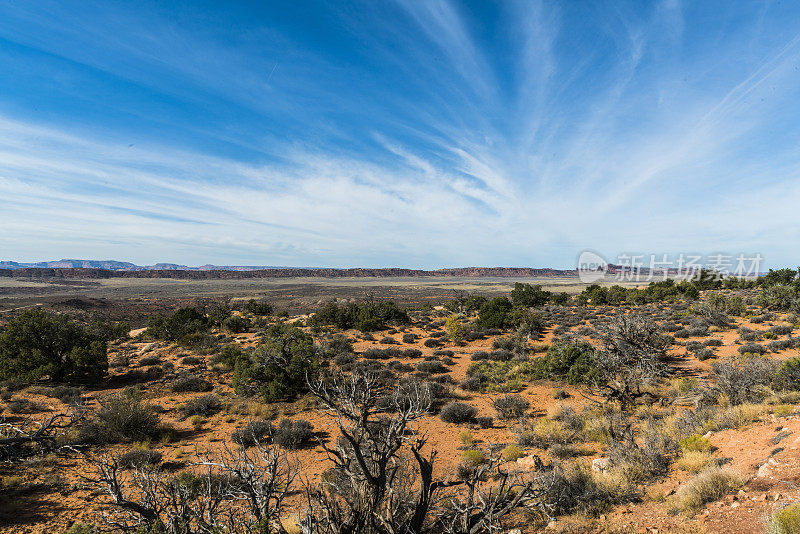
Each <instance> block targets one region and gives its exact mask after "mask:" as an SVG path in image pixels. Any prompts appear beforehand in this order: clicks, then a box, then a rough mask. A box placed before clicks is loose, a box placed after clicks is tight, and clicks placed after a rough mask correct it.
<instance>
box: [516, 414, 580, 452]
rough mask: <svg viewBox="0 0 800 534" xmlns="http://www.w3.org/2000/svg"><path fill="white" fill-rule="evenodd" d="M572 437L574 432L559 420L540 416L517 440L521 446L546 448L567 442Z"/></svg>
mask: <svg viewBox="0 0 800 534" xmlns="http://www.w3.org/2000/svg"><path fill="white" fill-rule="evenodd" d="M574 437H575V433H574V432H573V431H571V430H569V429H568V428H566V427H565V426H564V425H563V424H562V423H561V422H560V421H552V420H550V419H545V418H541V419H538V420H537V421H536V422H535V423H534V424H533V426H532V427H531V428H530V429H529V430H525V431H523V432H522V433H521V434H520V436H519V440H518V442H519V444H520V445H521V446H523V447H539V448H546V447H548V446H549V445H555V444H557V443H568V442H569V441H572V440H573V438H574Z"/></svg>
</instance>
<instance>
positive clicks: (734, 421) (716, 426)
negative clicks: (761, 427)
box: [703, 404, 769, 431]
mask: <svg viewBox="0 0 800 534" xmlns="http://www.w3.org/2000/svg"><path fill="white" fill-rule="evenodd" d="M768 410H769V407H767V406H765V405H763V404H739V405H738V406H730V407H728V408H724V409H722V410H720V411H718V412H717V413H716V414H714V415H713V417H712V418H711V419H710V420H709V421H708V422H706V424H705V425H704V428H703V430H713V431H717V430H725V429H730V428H732V429H737V428H741V427H743V426H746V425H749V424H750V423H755V422H756V421H760V420H761V417H762V416H763V415H764V414H765V413H766V412H767V411H768Z"/></svg>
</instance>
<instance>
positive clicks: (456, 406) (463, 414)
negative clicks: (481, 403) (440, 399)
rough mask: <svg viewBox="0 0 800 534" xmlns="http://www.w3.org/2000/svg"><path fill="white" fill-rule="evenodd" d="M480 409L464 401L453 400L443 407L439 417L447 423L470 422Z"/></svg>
mask: <svg viewBox="0 0 800 534" xmlns="http://www.w3.org/2000/svg"><path fill="white" fill-rule="evenodd" d="M477 414H478V409H477V408H475V407H474V406H470V405H469V404H467V403H464V402H455V401H453V402H451V403H448V404H447V405H445V407H444V408H442V411H441V413H440V414H439V417H441V419H442V421H444V422H445V423H455V424H460V423H468V422H470V421H472V420H474V419H475V416H476V415H477Z"/></svg>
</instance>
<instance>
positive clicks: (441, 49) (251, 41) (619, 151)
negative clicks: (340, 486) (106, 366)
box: [0, 0, 800, 267]
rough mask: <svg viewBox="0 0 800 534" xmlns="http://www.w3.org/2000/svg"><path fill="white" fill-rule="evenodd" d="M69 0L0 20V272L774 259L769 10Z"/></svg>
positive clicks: (790, 141)
mask: <svg viewBox="0 0 800 534" xmlns="http://www.w3.org/2000/svg"><path fill="white" fill-rule="evenodd" d="M69 4H70V3H69V2H67V3H47V2H42V3H37V4H35V5H34V4H25V3H20V4H7V5H4V6H3V7H0V15H2V16H0V70H2V71H4V72H7V73H9V74H10V76H9V77H8V78H7V79H6V80H5V81H4V84H5V87H4V90H3V91H2V93H0V224H2V228H3V232H2V233H0V255H2V256H3V257H8V258H13V259H19V260H38V259H46V258H54V257H60V256H70V257H76V256H82V257H103V258H110V257H113V258H118V259H123V260H132V261H137V262H141V263H152V262H154V261H176V262H182V263H193V264H201V263H206V262H212V263H227V264H231V263H248V264H251V263H259V264H283V265H326V266H356V265H363V266H373V265H374V266H385V265H401V266H411V267H439V266H452V265H552V266H571V265H572V262H573V261H574V258H575V256H576V255H577V253H578V251H579V250H580V249H582V248H585V247H591V248H593V249H597V250H601V251H604V252H606V253H607V254H609V255H613V254H616V253H617V252H621V251H643V252H678V251H704V252H714V251H720V250H728V251H731V252H739V251H759V252H762V253H763V254H764V255H765V257H767V260H768V261H769V262H771V263H772V264H773V265H780V264H786V263H794V262H797V261H800V260H797V259H796V258H795V257H794V252H793V251H791V250H788V249H787V247H786V246H785V243H786V239H787V236H795V235H797V234H798V233H800V225H799V224H798V223H797V222H795V219H796V218H795V216H794V211H795V209H796V208H794V206H795V205H796V203H797V201H800V186H798V184H799V183H800V181H799V180H798V178H799V177H800V153H799V152H800V150H798V149H797V147H798V146H800V145H799V144H798V142H797V141H798V139H797V137H798V135H800V132H797V128H796V124H797V123H798V119H800V105H798V104H797V102H798V101H799V100H798V98H797V97H798V96H800V95H798V92H800V84H798V82H800V71H799V70H798V65H799V64H800V35H798V33H797V32H796V30H795V28H793V27H792V24H791V23H790V21H791V20H792V17H791V16H790V15H795V16H796V15H797V13H793V12H794V11H796V10H795V9H794V8H793V6H770V7H767V8H764V7H759V6H735V7H733V8H731V7H730V6H728V5H727V4H726V6H728V9H726V10H724V11H723V10H720V9H719V6H716V7H715V6H713V5H709V4H705V3H704V4H703V5H697V4H694V3H693V4H691V5H690V4H681V3H680V2H677V1H675V0H671V1H665V2H660V3H656V4H653V5H652V6H644V5H643V4H641V3H638V2H631V3H629V4H614V5H613V6H610V5H609V6H600V5H591V6H588V5H583V6H581V5H577V4H575V5H572V4H562V5H554V4H552V3H548V2H518V3H505V4H501V5H489V4H486V3H475V4H472V3H457V2H448V1H438V2H423V3H420V2H403V1H398V2H396V3H391V4H388V3H387V4H374V3H364V4H359V5H357V7H356V8H351V9H337V8H336V6H333V5H330V4H325V3H320V4H317V3H309V4H302V5H299V6H297V7H294V6H289V5H284V6H264V7H252V6H238V5H231V6H225V8H223V6H217V5H208V6H206V7H205V8H204V10H203V11H201V10H199V8H195V9H192V10H187V9H183V8H178V7H163V6H160V5H157V4H147V3H144V4H142V5H137V6H136V7H135V8H134V7H132V6H131V5H129V4H122V3H120V4H117V3H113V2H111V3H109V2H104V3H98V4H91V3H81V4H73V5H69ZM712 13H713V14H714V17H710V16H709V15H710V14H712Z"/></svg>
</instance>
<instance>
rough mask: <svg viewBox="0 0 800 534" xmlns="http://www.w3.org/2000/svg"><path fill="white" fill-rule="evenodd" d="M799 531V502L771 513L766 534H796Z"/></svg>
mask: <svg viewBox="0 0 800 534" xmlns="http://www.w3.org/2000/svg"><path fill="white" fill-rule="evenodd" d="M797 532H800V503H797V502H796V503H793V504H790V505H789V506H786V507H784V508H781V509H780V510H778V511H777V512H775V513H774V514H773V515H772V518H771V519H770V521H769V524H768V525H767V533H768V534H796V533H797Z"/></svg>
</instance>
